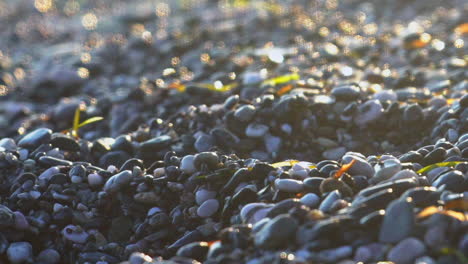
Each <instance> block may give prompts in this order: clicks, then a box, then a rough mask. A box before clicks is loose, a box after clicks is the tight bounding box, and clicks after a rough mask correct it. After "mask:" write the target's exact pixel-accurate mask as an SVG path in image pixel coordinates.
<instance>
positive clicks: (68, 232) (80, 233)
mask: <svg viewBox="0 0 468 264" xmlns="http://www.w3.org/2000/svg"><path fill="white" fill-rule="evenodd" d="M62 235H63V237H64V238H65V239H67V240H69V241H71V242H73V243H78V244H83V243H85V242H86V239H88V233H87V232H85V231H84V230H82V229H81V227H77V226H74V225H68V226H66V227H65V228H64V229H63V230H62Z"/></svg>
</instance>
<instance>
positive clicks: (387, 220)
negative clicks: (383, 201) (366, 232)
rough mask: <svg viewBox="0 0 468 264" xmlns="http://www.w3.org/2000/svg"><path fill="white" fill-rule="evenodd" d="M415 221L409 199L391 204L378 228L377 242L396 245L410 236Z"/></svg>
mask: <svg viewBox="0 0 468 264" xmlns="http://www.w3.org/2000/svg"><path fill="white" fill-rule="evenodd" d="M414 223H415V219H414V214H413V203H412V201H411V199H410V198H408V199H405V200H403V199H398V200H395V201H393V202H391V203H390V204H389V205H388V206H387V209H386V210H385V217H384V221H383V223H382V226H381V227H380V232H379V241H380V242H383V243H396V242H398V241H401V240H402V239H404V238H406V237H408V236H410V235H411V232H413V227H414Z"/></svg>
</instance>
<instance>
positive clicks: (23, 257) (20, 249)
mask: <svg viewBox="0 0 468 264" xmlns="http://www.w3.org/2000/svg"><path fill="white" fill-rule="evenodd" d="M7 257H8V260H9V261H10V263H13V264H17V263H18V264H20V263H30V262H32V257H33V252H32V246H31V244H30V243H28V242H15V243H11V244H10V246H9V247H8V250H7Z"/></svg>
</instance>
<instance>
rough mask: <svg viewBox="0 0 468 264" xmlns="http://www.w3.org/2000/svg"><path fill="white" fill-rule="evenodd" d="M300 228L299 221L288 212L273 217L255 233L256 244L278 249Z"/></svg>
mask: <svg viewBox="0 0 468 264" xmlns="http://www.w3.org/2000/svg"><path fill="white" fill-rule="evenodd" d="M297 228H298V223H297V221H296V220H295V219H294V218H292V217H290V216H289V215H287V214H281V215H278V216H276V217H275V218H273V219H271V220H270V221H268V223H266V224H265V225H264V226H263V228H262V229H261V230H260V231H259V232H257V233H256V234H255V237H254V241H255V245H256V246H258V247H261V248H265V249H276V248H280V247H282V246H283V245H286V244H287V243H288V242H289V241H290V239H292V238H293V237H294V235H295V233H296V230H297Z"/></svg>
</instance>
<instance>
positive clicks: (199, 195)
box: [195, 189, 216, 205]
mask: <svg viewBox="0 0 468 264" xmlns="http://www.w3.org/2000/svg"><path fill="white" fill-rule="evenodd" d="M215 197H216V192H214V191H208V190H205V189H200V190H198V191H197V192H196V193H195V200H196V202H197V204H198V205H201V204H203V203H204V202H205V201H206V200H209V199H213V198H215Z"/></svg>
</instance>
